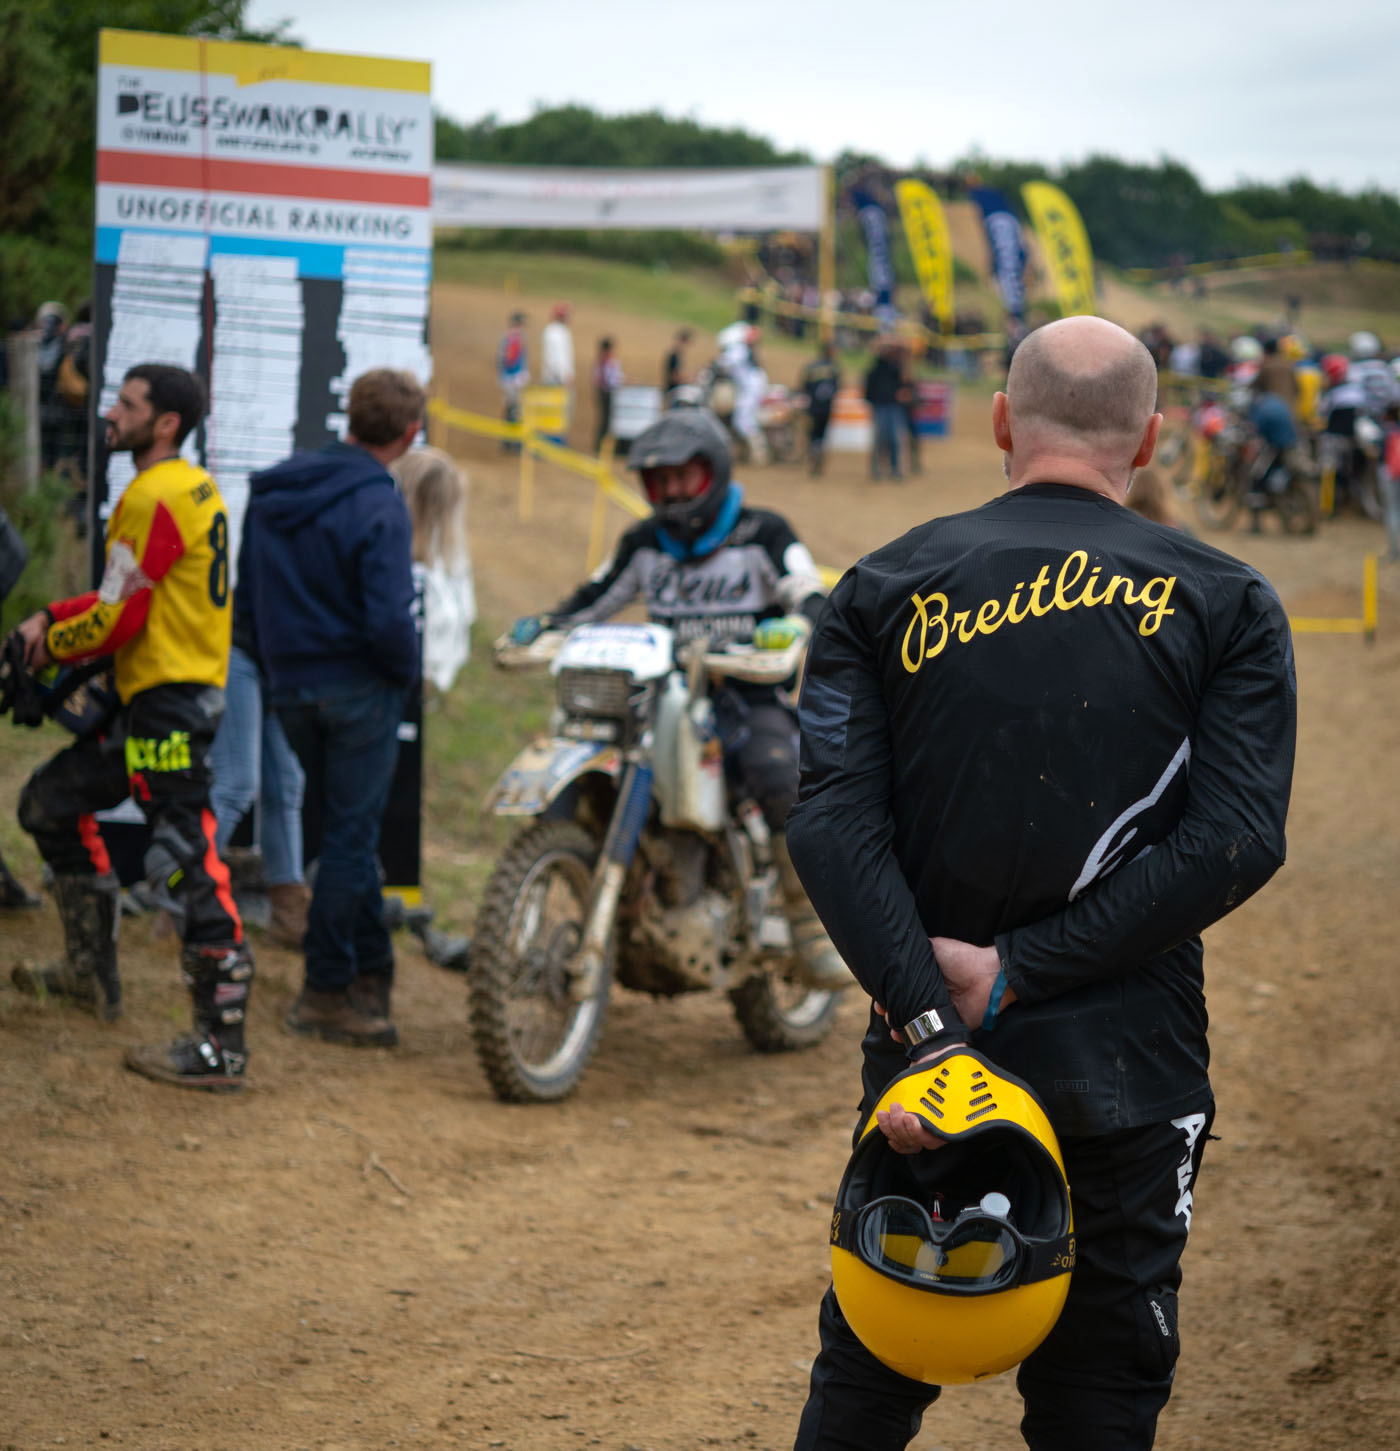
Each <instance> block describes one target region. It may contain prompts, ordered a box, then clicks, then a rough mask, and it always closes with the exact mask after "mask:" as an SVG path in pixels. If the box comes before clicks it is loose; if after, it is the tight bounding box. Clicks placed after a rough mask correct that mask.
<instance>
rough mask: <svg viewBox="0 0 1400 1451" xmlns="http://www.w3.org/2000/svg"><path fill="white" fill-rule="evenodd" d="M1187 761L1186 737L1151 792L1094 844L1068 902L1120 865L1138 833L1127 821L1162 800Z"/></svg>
mask: <svg viewBox="0 0 1400 1451" xmlns="http://www.w3.org/2000/svg"><path fill="white" fill-rule="evenodd" d="M1190 760H1191V742H1190V740H1189V739H1188V740H1184V741H1182V743H1181V744H1180V745H1179V746H1178V747H1177V748H1176V754H1175V755H1174V756H1173V757H1172V758H1171V760H1170V761H1168V762H1167V768H1166V770H1165V771H1163V772H1162V774H1161V776H1159V777H1158V778H1157V784H1156V785H1155V786H1154V787H1153V788H1152V789H1151V791H1149V792H1148V793H1147V795H1146V796H1144V797H1143V798H1142V800H1141V801H1134V802H1133V804H1132V805H1131V806H1130V807H1128V809H1127V810H1126V811H1124V812H1123V813H1122V814H1121V815H1120V816H1119V817H1118V818H1117V819H1116V820H1115V821H1114V822H1113V824H1112V825H1111V826H1110V827H1109V828H1108V830H1107V831H1106V832H1104V834H1103V835H1102V836H1101V837H1100V838H1099V839H1098V840H1097V841H1096V842H1095V843H1094V849H1093V851H1091V852H1090V853H1089V859H1088V860H1087V861H1086V862H1085V863H1084V866H1083V868H1082V870H1081V871H1080V873H1079V875H1078V876H1077V877H1076V878H1075V881H1074V885H1073V886H1072V887H1071V888H1070V889H1069V899H1070V901H1071V902H1072V901H1074V899H1075V898H1076V897H1077V896H1078V895H1079V894H1080V892H1082V891H1083V890H1084V888H1085V887H1087V886H1088V885H1089V883H1090V882H1092V881H1095V880H1096V879H1097V878H1099V877H1101V876H1103V875H1104V874H1105V873H1106V872H1111V871H1112V870H1113V869H1114V868H1115V867H1117V866H1121V865H1122V863H1123V861H1124V859H1125V857H1126V855H1127V851H1128V843H1129V842H1130V841H1131V840H1132V839H1133V838H1134V837H1135V836H1136V835H1137V827H1135V826H1132V825H1130V823H1131V822H1132V821H1134V820H1135V819H1136V818H1137V817H1139V816H1141V815H1142V814H1143V813H1144V812H1145V811H1150V810H1151V809H1152V808H1153V807H1154V806H1155V805H1156V804H1157V803H1158V802H1159V801H1160V800H1161V799H1162V793H1163V792H1164V791H1165V790H1166V789H1167V787H1168V786H1170V785H1171V783H1172V778H1173V777H1174V776H1175V775H1176V773H1177V772H1178V771H1179V770H1181V769H1182V767H1183V766H1186V765H1187V764H1189V762H1190Z"/></svg>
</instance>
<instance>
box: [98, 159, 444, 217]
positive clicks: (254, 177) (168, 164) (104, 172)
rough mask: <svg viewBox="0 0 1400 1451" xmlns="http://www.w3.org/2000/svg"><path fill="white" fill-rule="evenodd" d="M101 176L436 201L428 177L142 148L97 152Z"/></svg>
mask: <svg viewBox="0 0 1400 1451" xmlns="http://www.w3.org/2000/svg"><path fill="white" fill-rule="evenodd" d="M97 179H98V181H99V182H106V183H108V184H111V185H114V186H171V187H179V188H181V189H182V190H187V191H228V192H247V193H251V194H252V195H255V196H295V197H306V198H307V199H308V200H312V201H345V202H364V203H375V204H377V205H380V206H389V207H426V206H427V205H428V203H429V202H430V200H431V199H432V179H431V178H430V177H427V176H402V175H398V174H396V173H394V172H383V171H344V170H341V169H339V168H336V167H327V166H277V165H275V164H274V163H272V162H266V161H213V160H210V161H206V160H204V158H203V157H199V156H153V155H151V154H150V153H148V152H144V151H99V152H98V153H97Z"/></svg>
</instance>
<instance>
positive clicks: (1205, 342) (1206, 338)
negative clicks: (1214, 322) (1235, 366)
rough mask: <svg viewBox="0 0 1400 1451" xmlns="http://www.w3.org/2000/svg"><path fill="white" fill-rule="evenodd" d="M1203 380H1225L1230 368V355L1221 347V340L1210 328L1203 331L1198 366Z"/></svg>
mask: <svg viewBox="0 0 1400 1451" xmlns="http://www.w3.org/2000/svg"><path fill="white" fill-rule="evenodd" d="M1198 366H1199V367H1200V370H1201V377H1203V378H1223V377H1224V376H1225V370H1226V369H1227V368H1228V367H1229V366H1230V355H1229V353H1227V352H1226V351H1225V349H1224V348H1223V347H1222V346H1221V345H1220V339H1219V338H1218V337H1216V335H1215V334H1214V333H1213V332H1211V331H1210V329H1209V328H1202V329H1201V354H1200V362H1199V364H1198Z"/></svg>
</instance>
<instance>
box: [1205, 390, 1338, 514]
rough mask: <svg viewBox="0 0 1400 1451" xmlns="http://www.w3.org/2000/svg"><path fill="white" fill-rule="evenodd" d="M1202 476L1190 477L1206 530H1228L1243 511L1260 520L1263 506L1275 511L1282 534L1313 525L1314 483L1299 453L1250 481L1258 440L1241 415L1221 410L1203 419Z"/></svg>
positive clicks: (1260, 446)
mask: <svg viewBox="0 0 1400 1451" xmlns="http://www.w3.org/2000/svg"><path fill="white" fill-rule="evenodd" d="M1205 433H1206V437H1207V438H1208V440H1209V453H1208V455H1207V459H1206V466H1205V476H1204V478H1202V479H1200V480H1199V481H1193V484H1194V488H1195V492H1196V512H1197V515H1198V516H1199V518H1200V520H1201V522H1202V523H1203V524H1205V525H1206V526H1207V527H1208V528H1211V529H1229V528H1231V527H1232V526H1233V525H1234V523H1235V521H1236V519H1238V518H1239V516H1240V514H1241V513H1242V512H1243V511H1244V510H1245V509H1249V510H1250V511H1251V513H1252V515H1253V519H1254V526H1255V527H1256V528H1257V527H1258V524H1259V514H1260V512H1261V511H1262V510H1263V509H1266V508H1267V509H1272V510H1273V511H1274V513H1275V514H1277V515H1278V519H1279V523H1280V524H1281V526H1282V527H1283V532H1284V533H1285V534H1313V533H1316V531H1317V524H1318V495H1317V484H1316V481H1315V479H1314V477H1313V475H1312V472H1311V470H1310V469H1308V468H1307V467H1306V466H1305V461H1304V458H1303V456H1302V454H1301V451H1300V452H1299V453H1298V454H1296V455H1295V456H1294V457H1292V458H1290V459H1288V460H1286V461H1285V460H1284V459H1279V460H1277V461H1276V462H1275V463H1274V464H1273V466H1272V467H1271V468H1270V469H1269V470H1268V473H1267V475H1266V476H1265V477H1264V478H1262V479H1260V480H1258V481H1257V482H1256V481H1255V479H1254V473H1255V470H1256V465H1257V461H1258V459H1259V456H1260V453H1261V451H1262V450H1263V447H1264V445H1263V441H1262V440H1261V439H1260V438H1259V436H1258V435H1257V434H1256V433H1255V432H1254V430H1253V428H1252V427H1251V426H1250V424H1249V423H1248V422H1247V420H1246V419H1244V418H1243V417H1241V416H1240V415H1239V414H1237V413H1233V412H1230V411H1228V410H1220V411H1218V412H1217V413H1216V415H1214V416H1213V418H1212V419H1211V420H1210V421H1209V422H1208V423H1207V427H1206V430H1205Z"/></svg>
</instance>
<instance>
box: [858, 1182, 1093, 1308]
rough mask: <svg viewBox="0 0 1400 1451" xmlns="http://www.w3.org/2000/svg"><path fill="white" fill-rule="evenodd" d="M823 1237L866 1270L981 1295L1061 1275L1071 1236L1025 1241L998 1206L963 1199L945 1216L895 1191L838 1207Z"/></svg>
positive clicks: (1069, 1260) (1068, 1262)
mask: <svg viewBox="0 0 1400 1451" xmlns="http://www.w3.org/2000/svg"><path fill="white" fill-rule="evenodd" d="M831 1242H832V1244H834V1245H837V1246H839V1247H840V1248H842V1249H845V1250H849V1251H850V1252H851V1253H852V1254H855V1255H857V1256H858V1257H859V1258H860V1259H861V1260H863V1261H864V1262H865V1263H866V1264H867V1265H869V1266H870V1268H871V1269H872V1270H876V1271H878V1272H879V1273H880V1274H882V1275H888V1276H889V1277H890V1278H891V1279H893V1280H898V1281H900V1282H901V1283H903V1284H906V1285H912V1286H914V1287H915V1288H917V1289H922V1290H935V1291H937V1292H939V1293H940V1294H944V1295H986V1294H992V1293H994V1292H996V1291H998V1290H1009V1289H1012V1288H1013V1287H1015V1286H1017V1285H1029V1284H1033V1283H1035V1282H1036V1281H1037V1280H1047V1279H1050V1278H1052V1277H1053V1276H1055V1275H1062V1274H1064V1273H1065V1271H1066V1270H1069V1269H1073V1267H1074V1236H1073V1235H1072V1234H1063V1235H1059V1236H1057V1237H1056V1238H1054V1239H1053V1240H1048V1241H1040V1242H1036V1243H1031V1242H1030V1241H1029V1240H1027V1238H1026V1237H1025V1236H1024V1235H1023V1234H1022V1233H1021V1232H1020V1230H1018V1229H1017V1228H1016V1226H1015V1225H1013V1224H1011V1223H1010V1222H1009V1221H1008V1220H1007V1219H1005V1218H1004V1217H1003V1216H1001V1215H999V1214H992V1213H989V1212H988V1211H987V1210H986V1209H985V1208H984V1207H983V1206H982V1205H981V1204H974V1205H970V1206H969V1207H968V1208H966V1209H964V1210H962V1212H961V1213H959V1214H957V1215H956V1216H955V1217H954V1218H952V1219H951V1220H945V1219H943V1218H941V1217H940V1218H935V1217H934V1215H933V1214H931V1213H930V1212H929V1211H928V1209H926V1208H925V1207H924V1206H923V1205H922V1204H919V1203H917V1202H916V1201H915V1200H913V1199H906V1198H904V1197H903V1196H902V1195H895V1194H892V1195H887V1196H886V1197H885V1198H883V1199H876V1200H874V1201H873V1202H871V1203H870V1204H867V1205H865V1206H864V1207H862V1208H861V1209H859V1210H857V1211H856V1212H855V1214H850V1213H849V1212H843V1211H841V1210H838V1211H837V1213H836V1215H835V1216H834V1218H833V1221H832V1233H831Z"/></svg>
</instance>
